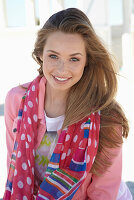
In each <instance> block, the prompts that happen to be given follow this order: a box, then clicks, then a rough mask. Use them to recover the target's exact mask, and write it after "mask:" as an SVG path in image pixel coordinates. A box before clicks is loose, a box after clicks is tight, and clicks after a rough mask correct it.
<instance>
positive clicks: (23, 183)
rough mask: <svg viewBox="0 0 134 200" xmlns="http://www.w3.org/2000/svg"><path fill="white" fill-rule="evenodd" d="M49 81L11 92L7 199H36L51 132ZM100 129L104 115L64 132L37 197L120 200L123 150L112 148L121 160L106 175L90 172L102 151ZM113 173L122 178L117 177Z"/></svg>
mask: <svg viewBox="0 0 134 200" xmlns="http://www.w3.org/2000/svg"><path fill="white" fill-rule="evenodd" d="M45 83H46V79H45V77H43V78H40V77H37V78H36V79H35V80H34V81H32V82H31V83H28V84H26V85H24V86H28V90H27V91H26V93H25V90H24V89H23V88H21V87H16V88H13V89H12V90H10V91H9V93H8V94H7V97H6V102H5V113H6V114H5V122H6V128H7V152H8V154H7V167H8V178H7V182H6V190H5V194H4V199H28V200H30V199H33V198H34V195H33V192H34V160H35V157H34V156H35V151H36V149H37V148H38V146H39V145H40V143H41V140H42V137H43V135H44V132H45V129H46V126H45V118H44V97H45ZM9 99H10V100H9ZM20 103H21V105H20ZM18 110H19V112H18ZM17 113H18V114H17ZM17 115H18V116H17ZM99 127H100V114H99V113H92V114H91V115H90V116H88V117H86V118H85V119H83V120H81V121H80V122H78V123H77V124H73V125H71V126H69V127H68V128H66V129H64V130H62V131H59V133H58V135H59V139H58V142H57V145H56V147H55V149H54V152H53V154H52V157H51V159H50V162H49V164H48V168H47V170H46V173H45V176H44V180H43V182H42V183H41V185H40V187H39V191H38V195H37V196H36V199H39V200H40V199H82V200H84V199H95V200H97V199H99V200H101V199H103V200H104V199H109V200H112V199H116V196H117V194H118V190H119V186H120V181H121V148H118V149H114V150H113V153H116V154H117V156H116V157H115V158H114V159H113V165H112V166H111V167H110V169H109V171H108V172H106V173H105V174H104V175H103V176H102V177H97V176H95V175H92V174H91V173H90V169H91V167H92V164H93V162H94V160H95V157H96V154H97V149H98V143H99ZM13 149H14V150H13ZM10 159H11V161H10ZM113 174H117V176H115V178H114V179H113ZM107 186H108V187H107Z"/></svg>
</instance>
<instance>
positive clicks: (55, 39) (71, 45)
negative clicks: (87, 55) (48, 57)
mask: <svg viewBox="0 0 134 200" xmlns="http://www.w3.org/2000/svg"><path fill="white" fill-rule="evenodd" d="M50 47H51V48H59V49H61V48H63V49H65V48H66V49H70V51H73V50H74V51H75V50H77V49H80V50H81V51H85V41H84V39H83V38H82V36H81V35H80V34H78V33H63V32H60V31H57V32H53V33H51V34H49V36H48V37H47V40H46V44H45V46H44V49H46V48H50Z"/></svg>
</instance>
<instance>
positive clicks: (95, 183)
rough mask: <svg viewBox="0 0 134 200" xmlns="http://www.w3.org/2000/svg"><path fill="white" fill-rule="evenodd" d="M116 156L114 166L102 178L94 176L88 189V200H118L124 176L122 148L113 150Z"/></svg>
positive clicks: (113, 161)
mask: <svg viewBox="0 0 134 200" xmlns="http://www.w3.org/2000/svg"><path fill="white" fill-rule="evenodd" d="M112 151H113V153H115V154H116V156H115V157H114V158H113V160H112V165H111V166H110V168H108V170H107V171H106V172H105V173H104V174H103V175H102V176H95V175H92V182H91V184H90V185H89V187H88V188H87V200H116V198H117V195H118V191H119V187H120V183H121V174H122V148H121V147H119V148H116V149H112Z"/></svg>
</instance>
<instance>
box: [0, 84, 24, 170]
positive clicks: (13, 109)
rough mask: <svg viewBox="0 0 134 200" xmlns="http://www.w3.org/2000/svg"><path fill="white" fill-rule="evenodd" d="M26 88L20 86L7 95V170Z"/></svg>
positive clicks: (5, 112) (5, 110) (5, 111)
mask: <svg viewBox="0 0 134 200" xmlns="http://www.w3.org/2000/svg"><path fill="white" fill-rule="evenodd" d="M24 92H25V90H24V89H23V88H21V87H20V86H18V87H16V88H13V89H11V90H10V91H9V92H8V93H7V96H6V99H5V106H4V116H5V125H6V145H7V172H8V169H9V165H10V158H11V154H12V151H13V146H14V140H15V137H16V134H17V132H15V131H16V130H15V129H16V128H17V115H18V110H19V106H20V102H21V98H22V96H23V94H24Z"/></svg>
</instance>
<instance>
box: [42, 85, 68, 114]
mask: <svg viewBox="0 0 134 200" xmlns="http://www.w3.org/2000/svg"><path fill="white" fill-rule="evenodd" d="M67 96H68V91H59V90H55V89H53V88H52V87H51V86H50V85H49V84H48V83H46V96H45V105H44V106H45V112H46V115H47V116H48V117H58V116H60V115H64V114H65V109H66V100H67Z"/></svg>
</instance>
